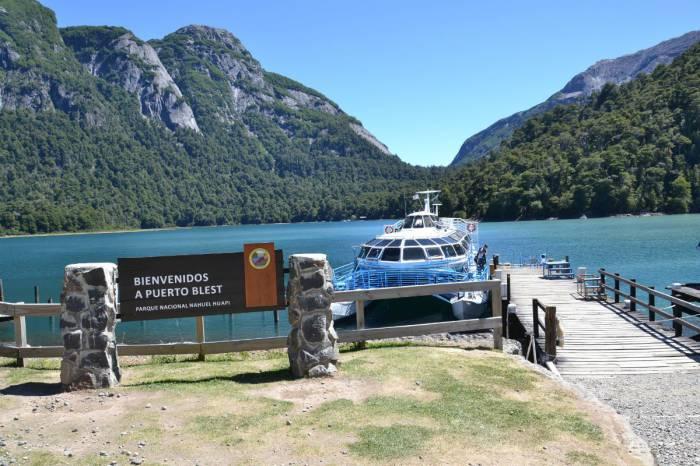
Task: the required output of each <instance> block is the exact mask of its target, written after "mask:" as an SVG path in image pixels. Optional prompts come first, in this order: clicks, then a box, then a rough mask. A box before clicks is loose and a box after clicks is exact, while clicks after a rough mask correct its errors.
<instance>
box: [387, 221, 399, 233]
mask: <svg viewBox="0 0 700 466" xmlns="http://www.w3.org/2000/svg"><path fill="white" fill-rule="evenodd" d="M402 228H403V219H401V220H399V221H398V222H396V223H392V224H389V225H384V233H386V234H391V233H394V232H396V231H401V229H402Z"/></svg>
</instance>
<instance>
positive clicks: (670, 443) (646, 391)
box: [567, 371, 700, 466]
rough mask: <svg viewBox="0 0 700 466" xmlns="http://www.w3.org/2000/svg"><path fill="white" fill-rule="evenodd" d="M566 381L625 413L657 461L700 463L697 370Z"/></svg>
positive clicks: (699, 414)
mask: <svg viewBox="0 0 700 466" xmlns="http://www.w3.org/2000/svg"><path fill="white" fill-rule="evenodd" d="M567 380H568V381H570V382H573V383H576V384H578V385H580V386H582V387H583V388H584V389H585V390H587V391H588V392H589V393H591V394H593V395H594V396H596V397H597V398H598V399H599V400H600V401H602V402H603V403H606V404H608V405H610V406H612V407H613V408H614V409H615V410H617V412H618V413H620V414H622V415H623V416H625V417H626V418H627V420H628V421H629V423H630V424H631V425H632V429H633V430H634V431H635V433H636V434H637V435H639V436H640V437H642V438H643V439H644V440H646V441H647V443H648V444H649V447H650V448H651V450H652V452H653V454H654V456H655V457H656V460H657V461H658V462H659V464H660V465H663V466H665V465H682V466H685V465H688V466H691V465H692V466H697V465H700V371H692V372H685V373H683V372H678V373H673V374H655V375H624V376H622V375H620V376H615V377H609V378H572V377H567Z"/></svg>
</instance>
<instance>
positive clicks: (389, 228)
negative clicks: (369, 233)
mask: <svg viewBox="0 0 700 466" xmlns="http://www.w3.org/2000/svg"><path fill="white" fill-rule="evenodd" d="M393 232H394V227H392V226H391V225H387V226H385V227H384V233H386V234H387V235H390V234H392V233H393Z"/></svg>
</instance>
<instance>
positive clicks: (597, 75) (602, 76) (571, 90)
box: [452, 31, 700, 165]
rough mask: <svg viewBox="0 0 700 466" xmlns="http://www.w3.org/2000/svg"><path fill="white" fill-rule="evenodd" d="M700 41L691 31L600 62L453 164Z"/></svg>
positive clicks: (481, 136)
mask: <svg viewBox="0 0 700 466" xmlns="http://www.w3.org/2000/svg"><path fill="white" fill-rule="evenodd" d="M699 41H700V31H692V32H689V33H687V34H684V35H682V36H680V37H676V38H674V39H669V40H667V41H664V42H661V43H659V44H657V45H655V46H653V47H650V48H648V49H644V50H640V51H638V52H636V53H633V54H630V55H625V56H622V57H619V58H614V59H609V60H601V61H599V62H597V63H595V64H594V65H592V66H590V67H589V68H588V69H586V70H585V71H584V72H582V73H579V74H577V75H576V76H574V77H573V78H572V79H571V80H570V81H569V82H568V83H566V85H565V86H564V87H563V88H562V89H561V90H560V91H559V92H557V93H555V94H554V95H552V96H551V97H550V98H549V99H547V100H546V101H544V102H542V103H540V104H537V105H535V106H534V107H532V108H530V109H528V110H525V111H522V112H518V113H514V114H513V115H510V116H509V117H506V118H503V119H501V120H498V121H497V122H495V123H494V124H492V125H491V126H489V127H488V128H486V129H484V130H482V131H479V132H478V133H476V134H474V135H473V136H471V137H469V138H468V139H467V140H466V141H464V143H463V144H462V147H461V148H460V149H459V152H458V153H457V155H456V156H455V158H454V160H453V161H452V165H458V164H461V163H466V162H469V161H471V160H474V159H478V158H481V157H483V156H485V155H487V154H488V153H489V152H490V151H492V150H493V149H497V148H498V147H499V146H500V144H501V142H502V141H504V140H505V139H508V138H509V137H510V136H511V134H513V131H515V130H516V129H518V128H519V127H521V126H522V125H523V123H524V122H525V121H527V120H528V119H529V118H531V117H533V116H535V115H539V114H541V113H544V112H546V111H547V110H550V109H551V108H553V107H555V106H557V105H562V104H571V103H577V102H582V101H584V100H585V99H586V98H587V97H589V96H590V95H591V94H592V93H593V92H596V91H598V90H600V89H601V88H602V87H603V85H605V84H606V83H612V84H622V83H625V82H628V81H630V80H632V79H634V78H635V77H636V76H637V75H639V74H640V73H647V74H648V73H651V72H652V71H653V70H654V69H655V68H656V67H657V66H659V65H666V64H669V63H671V62H672V61H673V60H674V59H675V58H676V57H678V56H679V55H681V54H682V53H683V52H685V51H686V50H688V49H689V48H690V47H691V46H692V45H694V44H696V43H697V42H699Z"/></svg>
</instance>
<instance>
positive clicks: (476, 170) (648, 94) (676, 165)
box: [442, 46, 700, 220]
mask: <svg viewBox="0 0 700 466" xmlns="http://www.w3.org/2000/svg"><path fill="white" fill-rule="evenodd" d="M442 202H443V203H444V204H445V206H444V209H445V211H446V212H450V211H451V212H453V213H454V214H455V215H472V216H475V217H479V218H484V219H489V220H512V219H538V218H547V217H578V216H581V215H584V214H585V215H588V216H607V215H615V214H622V213H639V212H665V213H686V212H698V211H699V210H700V46H694V47H693V48H691V49H689V50H688V51H687V52H686V53H685V54H683V55H681V56H680V57H678V58H677V59H676V60H675V61H674V62H673V63H671V64H670V65H667V66H659V67H658V68H657V69H656V70H655V71H654V72H653V73H651V74H650V75H646V74H643V75H640V76H639V77H638V78H637V79H635V80H633V81H631V82H629V83H627V84H623V85H621V86H616V85H612V84H609V85H606V86H604V87H603V89H602V90H601V91H600V92H598V93H596V94H594V95H593V96H592V97H591V98H590V100H589V101H587V102H586V103H584V104H582V105H569V106H559V107H555V108H554V109H552V110H550V111H548V112H546V113H544V114H542V115H540V116H537V117H534V118H531V119H529V120H528V121H527V122H526V123H525V124H524V125H523V126H522V127H521V128H520V129H518V130H517V131H515V133H514V134H513V136H512V138H511V139H510V140H509V141H507V142H505V143H503V144H502V146H501V148H500V150H498V151H497V152H495V153H492V154H491V155H490V156H488V157H487V158H485V159H482V160H479V161H477V162H474V163H470V164H468V165H467V166H465V167H464V168H463V169H461V170H458V171H456V172H455V173H453V174H451V175H450V176H448V178H447V179H446V180H445V182H444V183H443V195H442Z"/></svg>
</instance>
